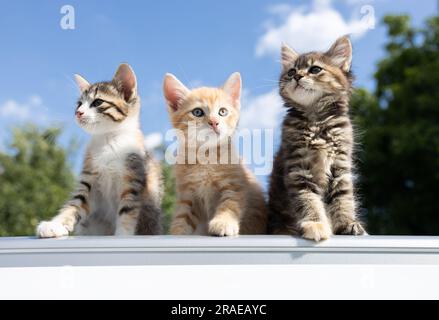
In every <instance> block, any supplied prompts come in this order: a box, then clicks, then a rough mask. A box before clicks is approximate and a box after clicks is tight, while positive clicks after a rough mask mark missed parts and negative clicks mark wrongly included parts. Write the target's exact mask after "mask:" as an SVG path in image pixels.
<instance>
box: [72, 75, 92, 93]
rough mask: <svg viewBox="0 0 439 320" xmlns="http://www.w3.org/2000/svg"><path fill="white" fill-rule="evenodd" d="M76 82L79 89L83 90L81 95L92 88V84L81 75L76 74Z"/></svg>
mask: <svg viewBox="0 0 439 320" xmlns="http://www.w3.org/2000/svg"><path fill="white" fill-rule="evenodd" d="M75 81H76V84H77V85H78V87H79V90H81V93H82V92H84V91H85V90H87V89H88V88H89V87H90V83H89V82H88V81H87V80H85V79H84V78H83V77H81V76H80V75H79V74H75Z"/></svg>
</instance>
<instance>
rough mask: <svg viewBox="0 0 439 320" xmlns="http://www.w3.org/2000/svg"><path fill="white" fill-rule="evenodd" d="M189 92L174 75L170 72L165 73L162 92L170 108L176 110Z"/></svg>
mask: <svg viewBox="0 0 439 320" xmlns="http://www.w3.org/2000/svg"><path fill="white" fill-rule="evenodd" d="M189 92H190V91H189V89H188V88H186V86H185V85H184V84H183V83H181V82H180V80H178V79H177V77H176V76H174V75H173V74H171V73H167V74H166V75H165V79H164V80H163V94H164V95H165V99H166V103H167V104H168V106H169V107H170V108H171V109H172V110H174V111H177V109H178V108H179V107H180V106H181V103H182V102H183V101H184V99H185V98H186V96H187V95H188V94H189Z"/></svg>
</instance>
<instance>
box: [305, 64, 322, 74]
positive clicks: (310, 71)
mask: <svg viewBox="0 0 439 320" xmlns="http://www.w3.org/2000/svg"><path fill="white" fill-rule="evenodd" d="M320 71H322V68H320V67H317V66H312V67H311V68H309V70H308V72H309V73H312V74H317V73H319V72H320Z"/></svg>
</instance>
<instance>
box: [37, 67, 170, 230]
mask: <svg viewBox="0 0 439 320" xmlns="http://www.w3.org/2000/svg"><path fill="white" fill-rule="evenodd" d="M75 77H76V82H77V84H78V86H79V89H80V90H81V96H80V97H79V100H78V104H77V106H76V109H75V116H76V121H77V123H78V124H79V126H80V127H81V128H82V129H84V130H85V131H86V132H88V133H90V134H91V137H92V138H91V141H90V143H89V144H88V147H87V151H86V155H85V159H84V164H83V169H82V173H81V176H80V178H79V183H78V186H77V188H76V190H75V191H74V192H73V194H72V198H71V199H70V200H69V201H67V203H66V204H65V205H64V206H63V207H62V208H61V209H60V210H59V212H58V214H57V215H56V216H55V217H54V218H53V219H52V220H50V221H43V222H41V223H40V224H39V225H38V227H37V235H38V236H39V237H42V238H48V237H60V236H66V235H68V234H69V232H72V231H74V232H75V234H77V235H133V234H160V233H161V209H160V204H161V198H162V193H163V184H162V176H161V170H160V165H159V163H158V162H156V161H155V160H154V159H153V157H152V155H150V154H149V153H148V152H147V151H146V150H145V147H144V137H143V134H142V132H141V131H140V124H139V114H140V98H139V96H138V95H137V81H136V76H135V74H134V72H133V70H132V69H131V67H130V66H129V65H127V64H121V65H120V66H119V68H118V69H117V72H116V74H115V75H114V77H113V80H111V81H109V82H98V83H95V84H90V83H89V82H88V81H87V80H85V79H84V78H83V77H81V76H80V75H76V76H75Z"/></svg>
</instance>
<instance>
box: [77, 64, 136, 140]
mask: <svg viewBox="0 0 439 320" xmlns="http://www.w3.org/2000/svg"><path fill="white" fill-rule="evenodd" d="M75 80H76V83H77V84H78V87H79V89H80V91H81V96H80V97H79V99H78V103H77V106H76V111H75V116H76V121H77V123H78V124H79V126H80V127H81V128H83V129H84V130H85V131H87V132H88V133H91V134H103V133H108V132H111V131H116V130H119V129H121V128H125V127H132V126H135V125H136V124H135V121H137V119H138V116H139V109H140V103H139V97H138V96H137V82H136V76H135V74H134V72H133V70H132V69H131V67H130V66H129V65H128V64H121V65H120V66H119V68H118V69H117V71H116V74H115V75H114V77H113V80H111V81H109V82H97V83H94V84H90V83H89V82H88V81H87V80H85V79H84V78H83V77H81V76H80V75H78V74H76V75H75ZM131 120H133V121H131Z"/></svg>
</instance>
